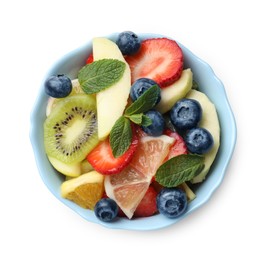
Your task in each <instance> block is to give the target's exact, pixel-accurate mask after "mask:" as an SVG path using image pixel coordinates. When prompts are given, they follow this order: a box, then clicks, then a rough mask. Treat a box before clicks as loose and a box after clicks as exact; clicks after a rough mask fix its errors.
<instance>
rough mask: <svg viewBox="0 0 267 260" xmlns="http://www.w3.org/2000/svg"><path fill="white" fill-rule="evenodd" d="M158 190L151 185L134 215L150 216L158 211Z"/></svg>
mask: <svg viewBox="0 0 267 260" xmlns="http://www.w3.org/2000/svg"><path fill="white" fill-rule="evenodd" d="M156 197H157V192H156V191H155V190H154V189H153V187H152V186H150V187H149V188H148V190H147V192H146V194H145V196H144V197H143V199H142V200H141V202H140V203H139V205H138V207H137V208H136V210H135V212H134V217H149V216H152V215H154V214H155V213H157V211H158V209H157V203H156Z"/></svg>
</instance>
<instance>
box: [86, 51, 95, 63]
mask: <svg viewBox="0 0 267 260" xmlns="http://www.w3.org/2000/svg"><path fill="white" fill-rule="evenodd" d="M93 61H94V57H93V54H92V53H91V54H90V55H89V57H88V58H87V60H86V64H89V63H92V62H93Z"/></svg>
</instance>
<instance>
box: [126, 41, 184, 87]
mask: <svg viewBox="0 0 267 260" xmlns="http://www.w3.org/2000/svg"><path fill="white" fill-rule="evenodd" d="M126 61H127V62H128V64H129V66H130V68H131V74H132V75H131V76H132V83H133V82H134V81H136V80H137V79H139V78H150V79H152V80H154V81H156V82H157V83H158V84H159V85H160V87H161V88H164V87H167V86H169V85H171V84H172V83H173V82H174V81H176V80H178V79H179V78H180V76H181V74H182V71H183V52H182V50H181V48H180V47H179V45H178V44H177V43H176V42H175V41H173V40H170V39H167V38H152V39H147V40H144V41H143V42H142V43H141V48H140V50H139V51H138V52H137V53H136V54H135V55H131V56H127V57H126Z"/></svg>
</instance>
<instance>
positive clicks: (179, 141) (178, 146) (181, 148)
mask: <svg viewBox="0 0 267 260" xmlns="http://www.w3.org/2000/svg"><path fill="white" fill-rule="evenodd" d="M164 134H165V135H168V136H170V137H173V138H175V139H176V141H175V142H174V144H173V145H172V147H171V149H170V151H169V154H168V155H167V157H166V159H165V160H166V161H167V160H169V159H171V158H172V157H175V156H177V155H180V154H187V153H188V150H187V147H186V144H185V141H184V139H183V138H182V137H181V136H180V135H178V134H177V133H176V132H172V131H171V130H169V129H167V130H165V131H164Z"/></svg>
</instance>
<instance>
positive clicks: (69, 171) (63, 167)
mask: <svg viewBox="0 0 267 260" xmlns="http://www.w3.org/2000/svg"><path fill="white" fill-rule="evenodd" d="M48 160H49V161H50V163H51V164H52V165H53V167H54V168H55V169H56V170H57V171H58V172H60V173H62V174H64V175H66V176H69V177H77V176H80V175H81V163H72V164H67V163H64V162H61V161H59V160H58V159H56V158H53V157H51V156H48Z"/></svg>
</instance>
